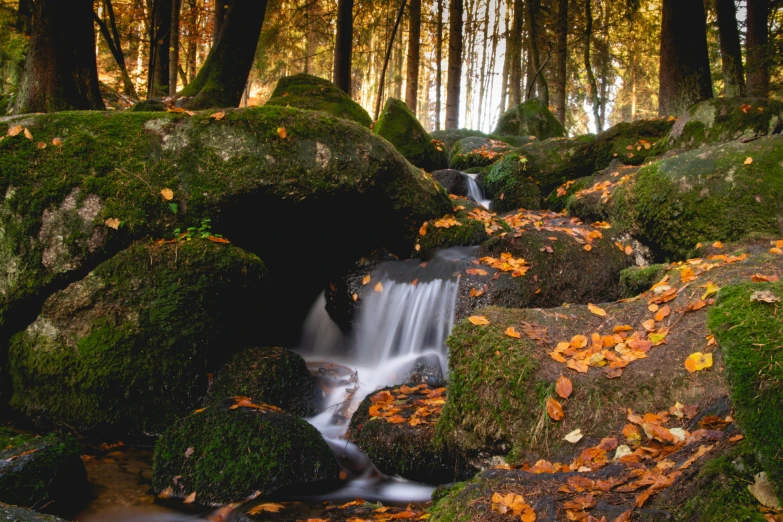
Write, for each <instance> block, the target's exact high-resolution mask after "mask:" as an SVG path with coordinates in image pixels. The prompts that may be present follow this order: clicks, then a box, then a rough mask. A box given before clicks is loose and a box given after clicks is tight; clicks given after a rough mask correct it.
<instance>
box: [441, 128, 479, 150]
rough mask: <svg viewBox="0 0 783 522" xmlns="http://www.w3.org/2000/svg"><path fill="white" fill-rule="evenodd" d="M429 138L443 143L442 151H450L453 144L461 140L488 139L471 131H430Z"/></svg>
mask: <svg viewBox="0 0 783 522" xmlns="http://www.w3.org/2000/svg"><path fill="white" fill-rule="evenodd" d="M430 136H432V137H433V138H434V139H436V140H438V141H440V142H441V143H443V144H444V145H445V148H444V150H447V151H450V150H451V148H452V147H453V146H454V144H455V143H457V142H458V141H459V140H463V139H465V138H473V137H479V138H486V137H488V136H487V134H485V133H483V132H481V131H477V130H472V129H443V130H436V131H432V132H431V133H430Z"/></svg>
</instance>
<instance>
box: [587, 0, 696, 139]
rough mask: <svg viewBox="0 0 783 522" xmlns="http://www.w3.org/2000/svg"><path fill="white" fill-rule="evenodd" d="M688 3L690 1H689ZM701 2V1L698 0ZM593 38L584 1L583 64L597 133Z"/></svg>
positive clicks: (590, 16) (598, 110) (589, 6)
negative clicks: (591, 59) (592, 61)
mask: <svg viewBox="0 0 783 522" xmlns="http://www.w3.org/2000/svg"><path fill="white" fill-rule="evenodd" d="M689 1H690V0H689ZM698 1H699V2H701V0H698ZM592 38H593V8H592V0H586V1H585V36H584V43H583V47H584V63H585V70H586V71H587V84H588V86H589V87H590V105H591V106H592V108H593V118H594V119H595V126H596V130H597V131H598V132H601V129H600V125H601V100H600V99H599V98H598V83H597V82H596V81H595V74H593V66H592V64H591V63H590V41H591V40H592Z"/></svg>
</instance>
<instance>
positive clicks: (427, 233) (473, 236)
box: [411, 198, 510, 256]
mask: <svg viewBox="0 0 783 522" xmlns="http://www.w3.org/2000/svg"><path fill="white" fill-rule="evenodd" d="M452 202H453V204H454V211H453V213H451V214H448V215H445V216H442V217H440V218H439V219H431V220H428V221H425V222H424V223H423V224H422V226H421V228H420V229H419V239H418V241H417V243H416V245H415V246H414V251H413V252H412V253H411V255H412V256H427V255H429V254H432V253H433V252H435V251H436V250H440V249H443V248H452V247H459V246H477V245H480V244H482V243H483V242H485V241H486V240H488V239H489V238H491V237H493V236H497V235H500V234H502V233H504V232H508V231H509V230H510V229H509V227H508V225H506V223H505V222H504V221H503V220H502V219H499V218H498V216H497V214H495V213H494V212H489V211H487V210H486V209H484V207H482V206H480V205H477V204H476V203H473V202H472V201H468V200H467V199H462V198H457V199H453V200H452Z"/></svg>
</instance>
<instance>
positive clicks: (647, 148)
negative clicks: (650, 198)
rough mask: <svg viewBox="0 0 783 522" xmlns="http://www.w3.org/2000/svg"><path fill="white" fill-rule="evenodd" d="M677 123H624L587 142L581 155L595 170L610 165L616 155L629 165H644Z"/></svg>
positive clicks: (637, 121)
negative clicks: (590, 162) (588, 160)
mask: <svg viewBox="0 0 783 522" xmlns="http://www.w3.org/2000/svg"><path fill="white" fill-rule="evenodd" d="M672 125H674V122H673V121H671V120H668V119H657V120H636V121H631V122H622V123H618V124H617V125H615V126H613V127H611V128H609V129H607V130H605V131H604V132H602V133H600V134H598V135H597V136H595V137H594V138H593V139H591V140H589V141H587V142H585V144H584V146H583V148H582V149H581V150H580V151H579V152H577V154H578V155H582V156H585V157H586V158H587V159H592V161H593V167H592V171H591V172H590V173H589V174H592V173H593V172H597V171H599V170H603V169H605V168H606V167H608V166H609V164H610V163H611V162H612V160H613V159H615V158H617V159H618V160H620V161H622V162H623V163H624V164H626V165H641V164H642V163H644V162H645V161H646V160H647V159H648V158H650V157H652V156H653V154H654V153H655V152H656V151H657V149H656V145H657V144H658V143H659V142H662V141H663V139H664V138H666V136H667V135H668V134H669V131H670V130H671V128H672Z"/></svg>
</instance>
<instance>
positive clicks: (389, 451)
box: [348, 383, 467, 484]
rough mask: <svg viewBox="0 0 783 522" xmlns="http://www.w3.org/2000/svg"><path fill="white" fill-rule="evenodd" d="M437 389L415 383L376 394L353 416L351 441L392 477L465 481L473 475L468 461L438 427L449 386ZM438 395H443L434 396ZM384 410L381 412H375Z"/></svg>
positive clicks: (433, 482) (386, 389) (350, 432)
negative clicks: (439, 435) (439, 433)
mask: <svg viewBox="0 0 783 522" xmlns="http://www.w3.org/2000/svg"><path fill="white" fill-rule="evenodd" d="M436 389H437V387H436V386H432V387H430V386H427V385H424V384H417V383H410V384H408V385H404V386H402V387H398V386H392V387H389V388H384V389H383V390H378V391H377V392H373V393H371V394H370V395H368V396H367V397H366V398H365V399H364V400H363V401H362V403H361V404H360V405H359V408H358V410H356V413H354V415H353V417H352V418H351V426H350V428H349V431H348V437H349V439H350V440H352V441H353V442H355V443H356V444H357V445H358V446H359V447H360V448H361V449H362V450H363V451H364V452H365V453H366V454H367V456H368V457H370V459H371V460H372V462H373V464H375V465H376V466H377V467H378V469H379V470H381V471H382V472H384V473H386V474H388V475H400V476H401V477H404V478H407V479H410V480H414V481H416V482H426V483H429V484H443V483H445V482H453V481H454V480H458V479H460V478H464V476H465V474H466V473H467V469H466V468H465V465H464V463H463V464H462V465H460V464H459V459H458V456H457V455H456V453H455V452H454V451H452V450H451V449H449V447H448V446H447V445H446V444H444V443H443V442H442V441H438V440H435V423H436V422H437V421H438V419H439V418H440V411H441V408H442V407H443V402H444V400H445V398H446V396H445V391H444V390H445V388H442V389H441V390H440V391H441V392H443V393H442V394H441V393H438V392H436V391H435V390H436ZM402 390H404V392H403V391H402ZM433 392H435V394H437V396H433V397H432V398H430V397H429V395H430V394H432V393H433ZM400 394H402V395H403V397H400V398H399V399H398V400H394V399H392V402H389V401H387V402H380V401H381V399H383V398H384V396H386V397H395V398H396V397H397V396H398V395H400ZM387 405H388V408H386V409H385V410H384V409H383V408H384V406H387ZM378 408H380V411H375V410H377V409H378ZM422 408H424V410H423V411H422ZM392 410H393V411H392ZM387 413H391V414H390V415H387ZM411 422H413V425H412V424H411Z"/></svg>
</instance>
